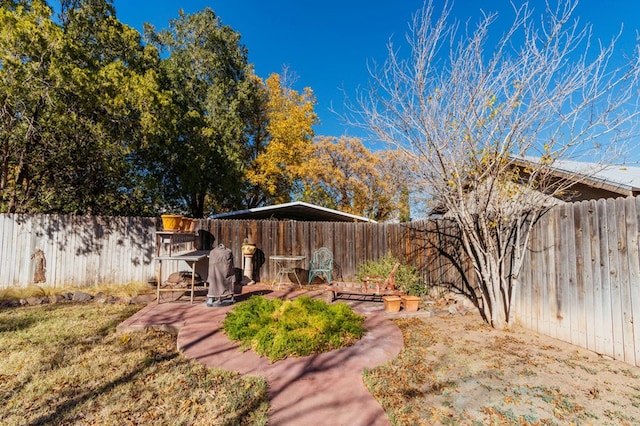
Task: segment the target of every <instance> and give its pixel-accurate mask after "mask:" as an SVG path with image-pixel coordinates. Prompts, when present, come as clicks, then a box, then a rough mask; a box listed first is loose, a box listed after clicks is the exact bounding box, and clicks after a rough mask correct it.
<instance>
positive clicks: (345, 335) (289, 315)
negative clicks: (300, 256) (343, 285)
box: [223, 296, 365, 362]
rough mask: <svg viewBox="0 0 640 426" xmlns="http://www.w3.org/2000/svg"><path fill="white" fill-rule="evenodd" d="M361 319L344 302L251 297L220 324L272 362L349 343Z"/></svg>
mask: <svg viewBox="0 0 640 426" xmlns="http://www.w3.org/2000/svg"><path fill="white" fill-rule="evenodd" d="M363 322H364V316H362V315H358V314H356V313H354V312H353V310H352V309H351V307H349V306H348V305H347V304H345V303H336V304H332V305H328V304H327V303H325V302H323V301H321V300H316V299H312V298H310V297H309V296H301V297H298V298H297V299H294V300H285V301H283V300H280V299H273V300H270V299H267V298H266V297H264V296H253V297H251V298H250V299H249V300H247V301H245V302H240V303H238V304H237V305H236V306H235V307H234V308H233V310H232V311H231V312H229V314H228V315H227V317H226V318H225V320H224V323H223V326H224V331H225V333H226V334H227V336H229V338H230V339H232V340H236V341H239V342H240V343H241V347H242V348H243V349H248V348H251V349H253V350H254V351H255V352H256V353H257V354H259V355H262V356H267V357H269V360H271V362H274V361H277V360H279V359H284V358H286V357H290V356H306V355H311V354H316V353H321V352H327V351H330V350H333V349H338V348H341V347H344V346H349V345H352V344H353V343H355V342H356V341H358V340H359V339H360V338H361V337H362V336H363V335H364V332H365V329H364V327H363V326H362V324H363Z"/></svg>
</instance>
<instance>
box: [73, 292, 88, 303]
mask: <svg viewBox="0 0 640 426" xmlns="http://www.w3.org/2000/svg"><path fill="white" fill-rule="evenodd" d="M91 299H93V296H91V295H90V294H89V293H85V292H84V291H74V292H73V296H72V297H71V300H73V301H74V302H88V301H89V300H91Z"/></svg>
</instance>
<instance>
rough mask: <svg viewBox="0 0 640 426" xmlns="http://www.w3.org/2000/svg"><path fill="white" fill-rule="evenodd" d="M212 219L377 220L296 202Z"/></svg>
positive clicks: (223, 214)
mask: <svg viewBox="0 0 640 426" xmlns="http://www.w3.org/2000/svg"><path fill="white" fill-rule="evenodd" d="M211 219H254V220H260V219H262V220H270V219H271V220H298V221H305V222H310V221H313V222H371V223H376V221H375V220H372V219H368V218H366V217H363V216H357V215H354V214H350V213H344V212H341V211H338V210H333V209H329V208H326V207H320V206H317V205H315V204H310V203H305V202H302V201H294V202H291V203H284V204H276V205H273V206H265V207H256V208H253V209H246V210H237V211H233V212H227V213H220V214H216V215H213V216H211Z"/></svg>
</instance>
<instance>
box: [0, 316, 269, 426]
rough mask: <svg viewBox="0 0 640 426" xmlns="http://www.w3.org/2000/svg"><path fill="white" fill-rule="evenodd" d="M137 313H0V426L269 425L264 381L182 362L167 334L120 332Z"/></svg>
mask: <svg viewBox="0 0 640 426" xmlns="http://www.w3.org/2000/svg"><path fill="white" fill-rule="evenodd" d="M137 309H140V307H139V306H137V307H136V306H131V305H124V304H115V305H108V304H98V303H89V304H83V305H79V304H54V305H43V306H38V307H25V308H15V309H4V310H1V311H0V358H2V362H0V400H2V401H3V403H2V404H0V420H1V423H2V424H3V425H36V424H37V425H41V424H51V425H54V424H55V425H59V424H100V425H123V424H171V425H181V424H182V425H215V424H234V425H235V424H239V425H240V424H251V425H254V424H266V422H267V414H266V413H267V409H268V401H267V386H266V382H265V381H264V380H262V379H259V378H251V377H242V376H239V375H238V374H234V373H228V372H223V371H219V370H212V369H208V368H205V367H204V366H202V365H201V364H199V363H197V362H195V361H192V360H189V359H186V358H185V357H184V356H182V355H181V354H180V353H179V352H178V351H177V349H176V341H175V336H172V335H170V334H167V333H162V332H141V333H132V334H124V335H118V334H116V333H115V332H114V331H115V327H116V326H117V325H118V324H119V323H120V322H121V321H122V320H124V319H125V318H127V317H128V316H130V315H132V314H133V313H134V312H135V311H136V310H137Z"/></svg>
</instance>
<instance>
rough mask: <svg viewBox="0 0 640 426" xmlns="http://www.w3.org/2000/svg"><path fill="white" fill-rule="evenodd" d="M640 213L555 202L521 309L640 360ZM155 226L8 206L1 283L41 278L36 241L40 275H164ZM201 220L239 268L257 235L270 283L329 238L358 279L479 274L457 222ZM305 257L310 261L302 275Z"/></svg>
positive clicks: (348, 275)
mask: <svg viewBox="0 0 640 426" xmlns="http://www.w3.org/2000/svg"><path fill="white" fill-rule="evenodd" d="M639 221H640V198H627V199H617V200H599V201H583V202H581V203H575V204H567V205H563V206H559V207H555V208H553V209H552V210H551V211H549V212H548V213H547V214H546V215H545V216H544V217H543V218H542V219H541V220H540V221H539V222H538V223H537V224H536V226H535V227H534V230H533V234H532V238H531V245H530V250H529V251H528V253H527V254H526V259H525V262H524V267H523V271H522V273H521V277H520V278H521V280H520V287H519V288H518V289H517V299H516V306H515V312H516V318H517V320H518V321H519V322H520V323H521V324H523V325H524V326H526V327H528V328H531V329H534V330H536V331H538V332H539V333H541V334H546V335H549V336H552V337H555V338H558V339H561V340H564V341H567V342H571V343H573V344H575V345H578V346H581V347H583V348H586V349H589V350H592V351H595V352H597V353H600V354H604V355H608V356H611V357H613V358H616V359H620V360H624V361H626V362H628V363H630V364H633V365H640V261H639V252H640V249H639V246H638V244H639V239H638V231H639V225H638V222H639ZM158 225H159V220H156V219H154V218H112V217H74V216H48V215H33V216H23V215H12V214H4V215H0V288H2V287H10V286H15V287H25V286H27V285H30V284H33V283H34V281H35V280H34V278H36V276H37V267H38V265H37V262H38V260H39V258H38V256H37V250H41V251H42V255H43V258H44V259H46V272H45V282H41V283H39V285H41V286H52V287H60V286H67V285H73V286H88V285H92V284H98V283H105V282H107V283H126V282H131V281H139V282H146V281H147V280H148V279H149V278H150V277H154V276H155V274H156V267H157V265H155V262H154V260H153V256H154V253H155V249H156V247H155V244H156V242H155V237H154V233H155V230H156V227H157V226H158ZM196 229H199V238H198V240H197V245H198V248H211V247H212V246H213V245H215V244H218V243H223V244H225V245H227V246H228V247H230V248H231V249H232V250H233V253H234V262H235V264H236V267H238V268H240V267H241V266H242V254H241V252H240V248H241V246H242V243H243V241H244V239H249V240H251V241H252V242H253V243H255V244H256V246H257V248H258V255H257V256H256V258H255V259H256V261H257V262H256V263H257V278H258V279H259V280H260V281H264V282H268V281H271V280H273V279H274V277H275V276H274V275H275V273H274V271H273V268H272V267H271V265H270V264H269V260H268V259H269V256H272V255H278V254H292V255H303V256H306V259H307V261H308V260H309V259H310V257H311V254H312V253H313V251H314V250H316V249H317V248H319V247H323V246H324V247H328V248H329V249H330V250H331V251H332V252H333V253H334V257H335V271H334V279H336V280H343V281H351V280H355V278H356V274H357V268H358V265H359V264H361V263H362V262H364V261H366V260H370V259H378V258H380V257H383V256H385V255H386V254H388V253H391V254H393V255H394V256H396V257H398V258H399V259H401V260H402V261H404V262H406V263H408V264H411V265H414V266H416V267H417V269H418V270H419V272H420V273H421V275H422V276H423V278H424V280H425V282H426V283H427V284H428V285H438V286H443V287H453V288H456V287H457V288H464V287H465V280H468V282H467V284H468V285H473V283H474V282H475V274H474V273H473V270H472V268H471V265H470V263H469V262H468V260H466V259H465V258H464V255H462V252H461V250H460V247H459V237H458V234H457V231H456V229H455V227H453V226H451V225H450V224H447V223H446V222H443V221H417V222H412V223H410V224H396V223H394V224H370V223H334V222H297V221H246V220H210V221H209V220H199V221H198V222H197V225H196ZM34 255H35V256H34ZM182 267H185V268H186V265H183V266H182ZM306 268H308V266H305V265H301V269H302V270H301V272H302V274H301V275H302V278H303V279H305V278H306V273H305V272H306ZM177 269H181V267H180V266H177ZM635 316H638V317H639V318H638V319H636V320H635V321H634V317H635Z"/></svg>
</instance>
